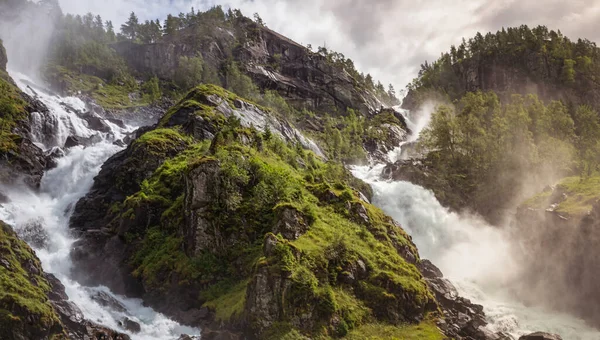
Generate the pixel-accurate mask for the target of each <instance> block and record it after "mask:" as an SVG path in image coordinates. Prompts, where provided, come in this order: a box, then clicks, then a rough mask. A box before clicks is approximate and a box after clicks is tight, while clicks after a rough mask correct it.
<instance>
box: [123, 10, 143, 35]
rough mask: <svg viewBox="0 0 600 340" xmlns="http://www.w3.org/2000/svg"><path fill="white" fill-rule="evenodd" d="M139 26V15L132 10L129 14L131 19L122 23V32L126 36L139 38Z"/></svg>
mask: <svg viewBox="0 0 600 340" xmlns="http://www.w3.org/2000/svg"><path fill="white" fill-rule="evenodd" d="M139 26H140V23H139V20H138V17H137V16H136V15H135V13H134V12H131V14H130V15H129V20H127V22H126V23H124V24H123V25H121V32H122V33H123V35H124V36H126V37H128V38H129V39H131V40H135V38H137V35H138V29H139Z"/></svg>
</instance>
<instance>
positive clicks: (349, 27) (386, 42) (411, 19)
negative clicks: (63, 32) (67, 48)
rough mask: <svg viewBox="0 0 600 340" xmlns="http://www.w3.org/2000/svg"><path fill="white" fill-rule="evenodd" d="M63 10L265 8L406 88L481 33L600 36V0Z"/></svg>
mask: <svg viewBox="0 0 600 340" xmlns="http://www.w3.org/2000/svg"><path fill="white" fill-rule="evenodd" d="M59 2H60V4H61V6H62V7H63V10H64V11H65V12H69V13H78V14H84V13H86V12H93V13H95V14H100V15H102V17H103V18H105V19H112V20H113V21H114V22H115V23H116V24H117V27H118V26H119V25H120V24H121V23H122V22H124V21H125V20H126V19H127V17H128V15H129V13H130V12H131V11H135V12H136V14H138V16H139V17H140V18H141V19H144V20H145V19H156V18H164V17H165V16H166V15H167V14H168V13H174V14H176V13H179V12H187V11H189V10H190V8H191V7H192V6H193V7H195V8H196V9H202V10H205V9H207V8H209V7H211V6H213V5H215V4H220V5H223V6H224V7H233V8H240V9H241V10H242V12H243V13H244V14H246V15H247V16H251V15H252V14H253V13H255V12H258V13H259V14H260V15H261V17H262V18H263V20H264V21H265V22H266V23H267V25H268V26H269V27H270V28H272V29H274V30H276V31H278V32H280V33H282V34H284V35H286V36H288V37H290V38H291V39H293V40H295V41H297V42H299V43H302V44H309V43H310V44H312V45H313V46H314V47H317V46H323V45H324V44H326V45H327V47H328V48H329V49H333V50H335V51H338V52H341V53H343V54H344V55H346V57H349V58H351V59H352V60H354V62H355V64H356V65H357V68H358V69H359V71H362V72H365V73H371V74H372V75H373V76H374V77H375V79H379V80H381V81H382V82H384V83H392V84H394V86H395V87H396V88H403V87H404V86H406V84H407V83H409V82H410V81H411V80H412V78H414V77H416V75H417V72H418V70H419V67H420V64H422V63H423V62H424V61H425V60H427V61H430V62H431V61H433V60H435V59H437V58H438V57H439V56H440V53H442V52H444V51H447V50H449V48H450V45H452V44H459V43H460V42H461V40H462V38H463V37H465V38H467V39H468V38H469V37H471V36H473V35H474V34H475V33H476V32H478V31H481V32H488V31H496V30H498V29H501V28H502V27H509V26H518V25H521V24H527V25H530V26H534V25H538V24H543V25H546V26H548V27H549V28H551V29H560V30H561V31H562V32H563V33H564V34H566V35H567V36H569V37H571V38H572V39H577V38H579V37H581V38H587V39H590V40H592V41H600V31H598V30H597V29H596V27H597V24H596V23H597V22H599V20H600V1H597V0H586V1H559V0H548V1H539V0H502V1H493V0H471V1H468V0H457V1H452V2H450V1H445V0H410V1H409V0H370V1H364V0H222V1H220V0H59Z"/></svg>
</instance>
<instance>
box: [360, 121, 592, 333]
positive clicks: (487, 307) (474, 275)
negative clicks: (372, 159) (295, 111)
mask: <svg viewBox="0 0 600 340" xmlns="http://www.w3.org/2000/svg"><path fill="white" fill-rule="evenodd" d="M404 115H405V117H407V118H409V119H410V118H413V117H411V116H410V115H408V114H407V113H406V112H405V113H404ZM422 115H425V116H422ZM429 118H430V115H428V114H426V113H424V112H423V113H421V118H419V116H418V115H417V117H415V120H416V121H414V122H408V126H409V127H410V128H411V130H412V132H413V136H411V137H410V138H409V139H408V140H407V142H405V143H403V144H402V145H400V146H399V147H398V148H397V149H396V150H395V151H394V152H393V153H392V154H390V159H391V160H393V161H395V160H398V159H402V157H404V154H403V153H402V147H403V146H404V145H405V144H406V143H412V142H414V141H416V140H417V139H418V135H419V134H420V132H421V131H422V130H423V129H424V128H425V127H426V126H427V123H424V122H428V121H429ZM383 167H384V165H383V164H378V165H374V166H360V167H353V168H352V169H351V170H352V172H353V174H354V175H355V176H356V177H358V178H361V179H363V180H364V181H366V182H367V183H369V184H370V185H371V186H372V188H373V191H374V197H373V204H375V205H376V206H378V207H379V208H381V209H382V210H383V211H384V212H385V213H386V214H388V215H390V216H391V217H393V218H394V219H395V220H396V221H398V222H399V223H400V225H401V226H402V227H403V228H404V229H405V230H406V231H407V232H408V233H409V234H410V235H411V236H412V238H413V242H414V243H415V244H416V245H417V247H418V249H419V253H420V254H421V257H422V258H424V259H425V258H426V259H429V260H431V261H432V262H433V263H434V264H436V265H437V266H438V267H439V268H440V269H441V271H442V272H443V273H444V274H445V277H447V278H448V279H449V280H450V281H451V282H452V283H453V284H454V285H455V286H456V288H457V290H458V291H459V293H460V294H461V295H462V296H463V297H466V298H468V299H470V300H471V301H473V302H474V303H477V304H481V305H483V306H484V311H485V313H486V316H487V319H488V320H487V321H488V322H489V325H488V326H487V327H488V328H489V329H490V330H491V331H492V332H500V331H502V332H505V333H508V334H510V335H512V336H514V337H515V338H518V337H519V336H521V335H524V334H529V333H532V332H535V331H546V332H550V333H555V334H559V335H561V336H562V337H563V339H565V340H566V339H569V340H593V339H594V340H597V339H600V331H598V330H596V329H593V328H591V327H589V326H587V325H586V324H585V322H583V321H582V320H579V319H577V318H574V317H572V316H569V315H565V314H559V313H556V312H552V311H548V310H544V309H542V308H541V307H537V306H525V305H523V304H522V303H520V302H519V301H518V300H517V299H516V298H515V297H514V296H513V295H512V294H511V284H514V283H516V282H518V280H519V277H520V275H519V274H520V271H519V270H520V267H519V259H518V257H517V254H518V251H516V249H515V248H514V247H517V245H515V244H513V243H512V242H511V237H510V236H509V234H508V232H507V231H506V230H505V229H502V228H497V227H494V226H491V225H489V224H487V223H486V222H485V221H484V220H483V219H481V218H479V217H477V216H471V215H468V214H458V213H454V212H450V211H449V210H448V209H446V208H444V207H443V206H442V205H441V204H440V203H439V202H438V201H437V199H436V198H435V196H434V194H433V193H432V192H431V191H429V190H426V189H424V188H422V187H420V186H418V185H414V184H412V183H409V182H403V181H398V182H394V181H384V180H381V176H380V175H381V172H382V170H383Z"/></svg>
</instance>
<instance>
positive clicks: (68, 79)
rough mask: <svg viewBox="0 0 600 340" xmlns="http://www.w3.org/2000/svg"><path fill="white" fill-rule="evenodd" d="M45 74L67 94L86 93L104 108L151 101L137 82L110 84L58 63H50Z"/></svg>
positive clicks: (144, 104) (136, 104) (127, 107)
mask: <svg viewBox="0 0 600 340" xmlns="http://www.w3.org/2000/svg"><path fill="white" fill-rule="evenodd" d="M45 74H46V76H47V77H48V78H49V79H52V81H54V82H59V83H60V84H61V85H62V86H63V89H64V90H65V91H66V92H67V93H68V94H79V93H81V94H88V95H90V96H91V97H92V98H93V99H94V100H95V101H96V103H97V104H98V105H100V106H102V107H103V108H105V109H117V110H124V109H131V108H135V107H143V106H148V105H150V104H151V103H152V100H151V98H150V96H149V95H147V94H143V93H142V92H143V91H141V89H140V88H139V87H138V86H137V84H136V85H127V84H122V85H120V84H112V83H109V82H107V81H105V80H103V79H101V78H98V77H95V76H92V75H88V74H85V73H80V72H76V71H73V70H70V69H68V68H66V67H64V66H58V65H50V66H49V67H48V68H47V69H46V72H45ZM130 94H132V96H130Z"/></svg>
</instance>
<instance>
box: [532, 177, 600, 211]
mask: <svg viewBox="0 0 600 340" xmlns="http://www.w3.org/2000/svg"><path fill="white" fill-rule="evenodd" d="M598 200H600V177H599V176H592V177H580V176H575V177H568V178H565V179H563V180H561V181H560V183H558V184H557V185H556V187H554V188H550V187H548V188H547V189H546V190H544V191H543V192H541V193H539V194H537V195H536V196H534V197H532V198H530V199H528V200H527V201H525V202H523V204H522V205H521V207H522V208H533V209H547V208H551V209H552V210H553V211H555V212H557V213H559V214H561V215H564V216H571V217H582V216H584V215H586V214H588V213H589V212H590V211H592V208H593V206H594V205H595V204H596V203H597V202H598Z"/></svg>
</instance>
